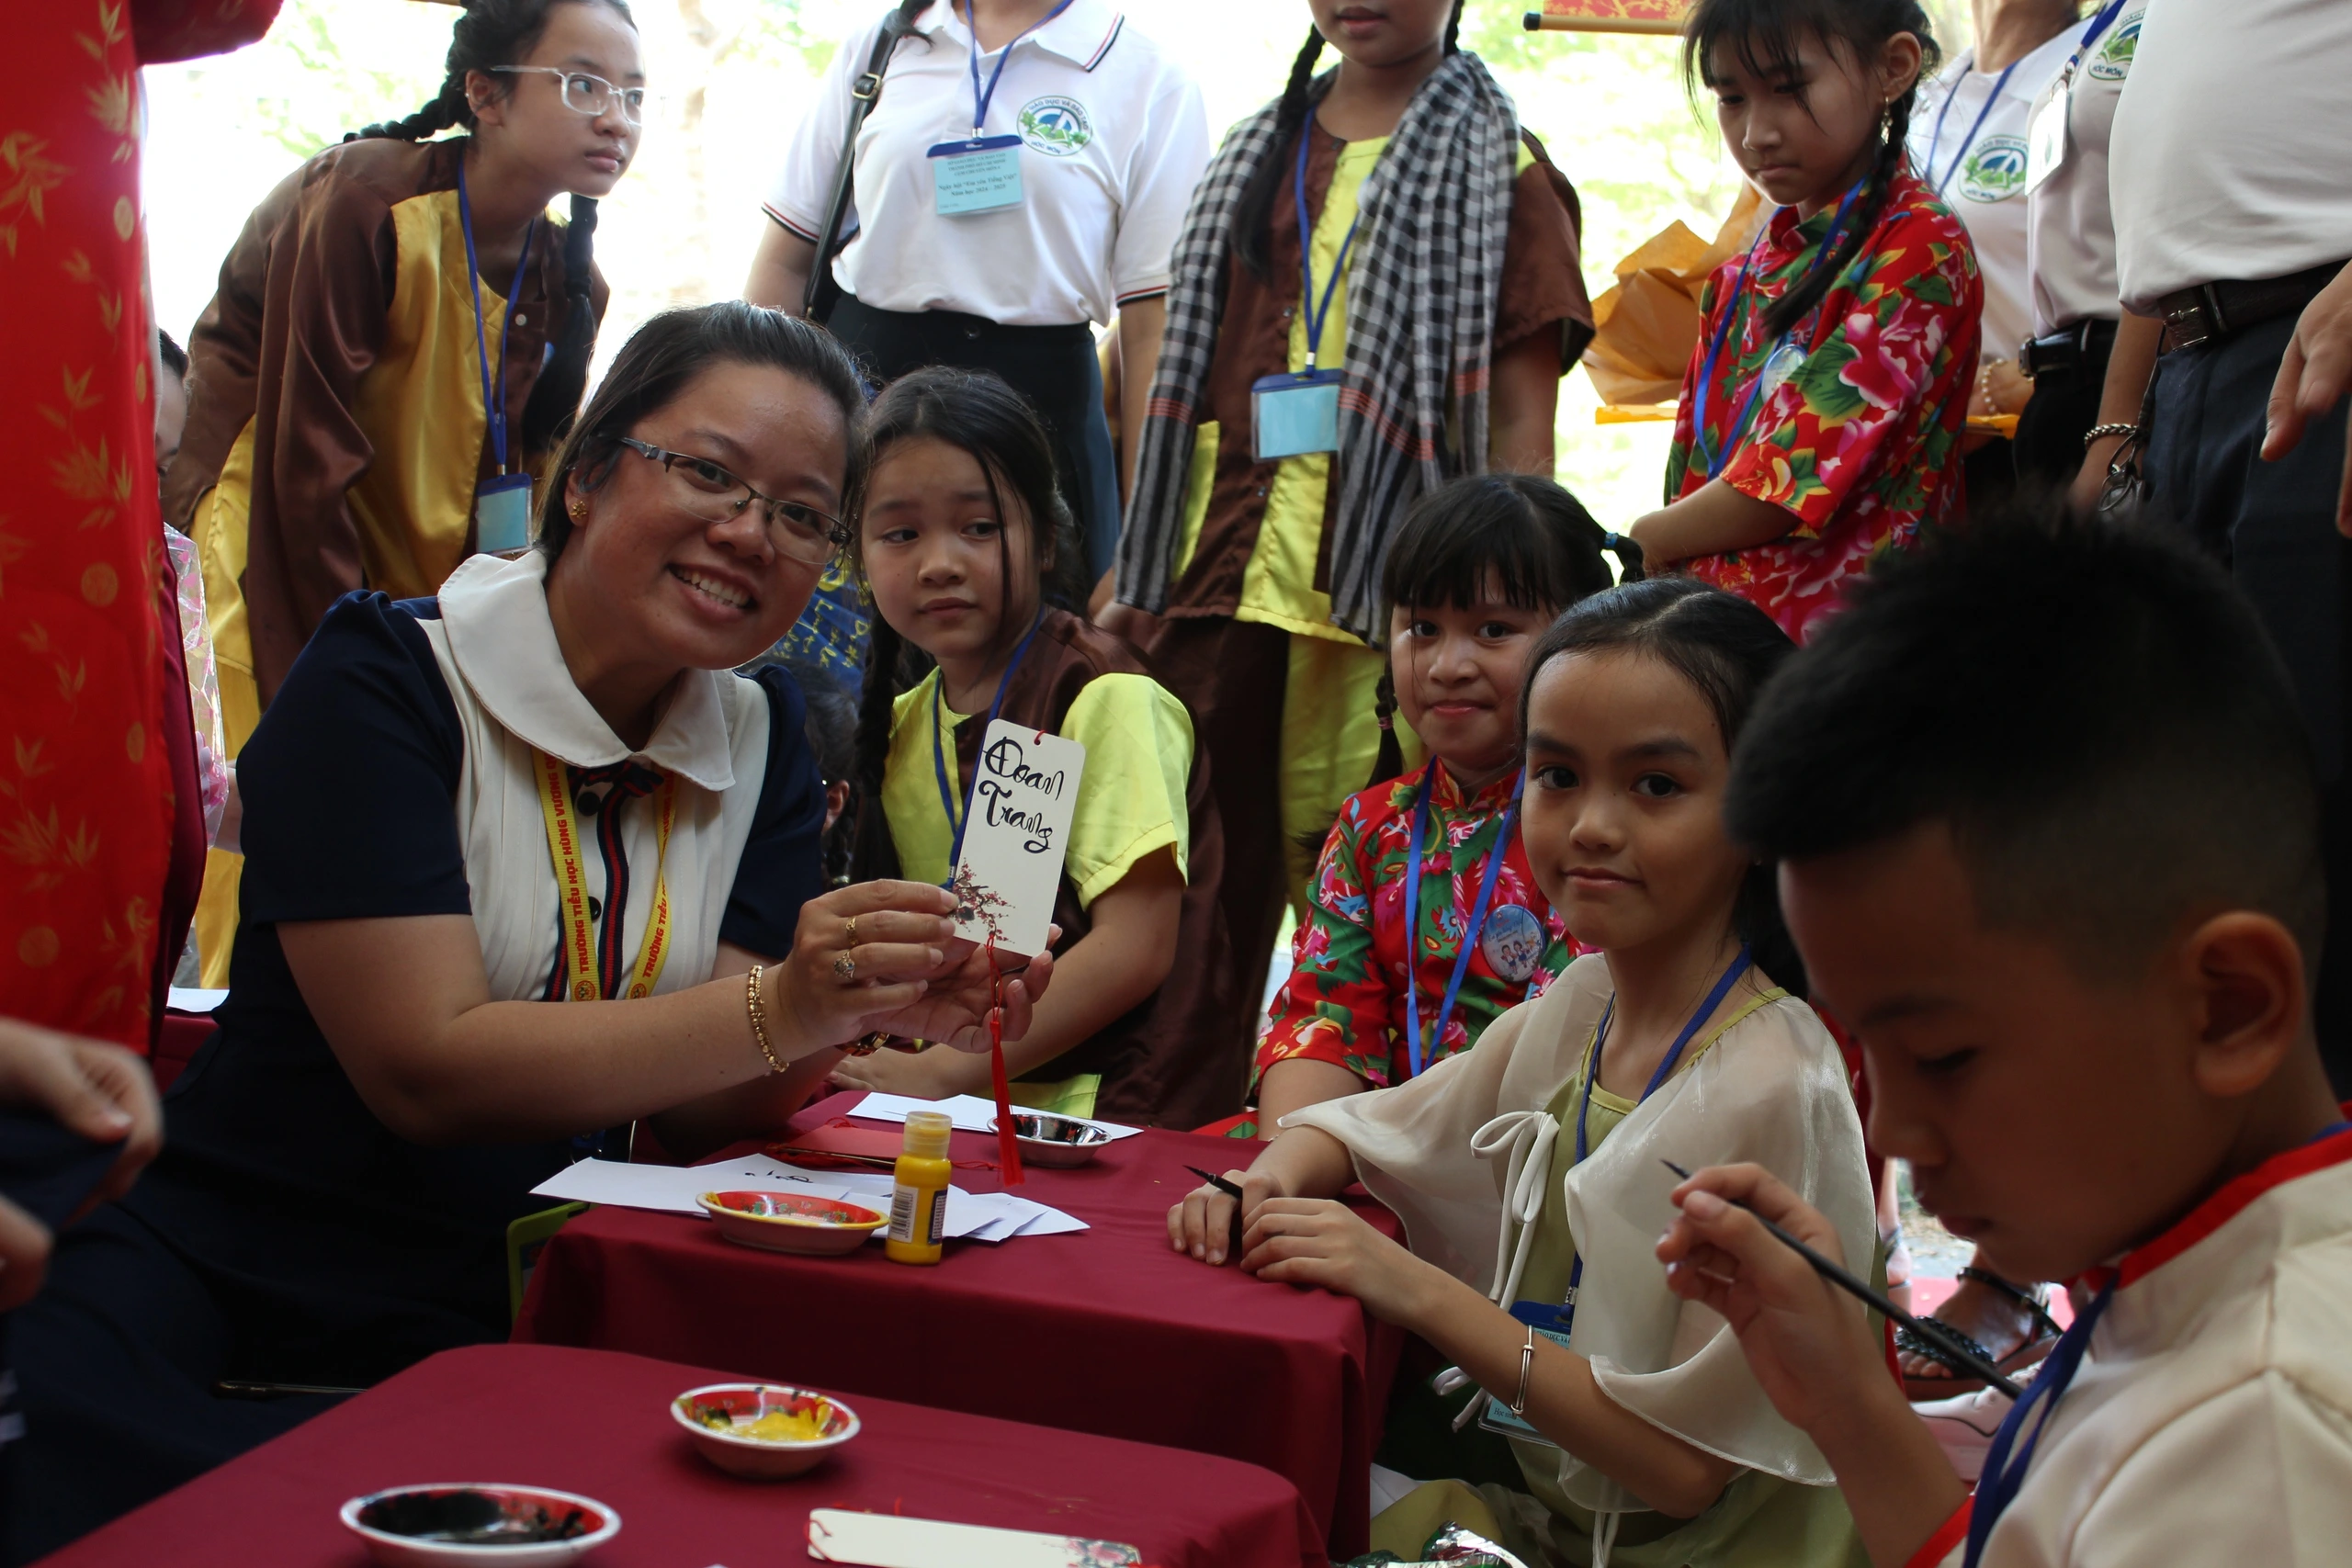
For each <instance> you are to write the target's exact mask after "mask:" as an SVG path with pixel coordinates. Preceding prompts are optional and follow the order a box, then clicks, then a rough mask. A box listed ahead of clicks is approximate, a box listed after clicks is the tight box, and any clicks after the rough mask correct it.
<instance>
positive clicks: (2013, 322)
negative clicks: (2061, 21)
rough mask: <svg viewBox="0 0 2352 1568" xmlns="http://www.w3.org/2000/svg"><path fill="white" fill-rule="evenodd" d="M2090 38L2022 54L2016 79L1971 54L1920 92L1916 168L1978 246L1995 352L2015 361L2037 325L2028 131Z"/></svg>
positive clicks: (1914, 118) (2077, 31)
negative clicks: (2029, 268) (2029, 231)
mask: <svg viewBox="0 0 2352 1568" xmlns="http://www.w3.org/2000/svg"><path fill="white" fill-rule="evenodd" d="M2081 36H2082V28H2079V27H2072V28H2067V29H2066V30H2065V31H2064V32H2063V33H2060V34H2059V35H2058V36H2057V37H2056V38H2054V39H2051V40H2050V41H2049V42H2047V43H2045V44H2043V45H2042V46H2041V48H2039V49H2037V50H2035V51H2033V52H2032V53H2031V54H2029V55H2026V56H2024V57H2023V58H2021V59H2020V60H2018V62H2017V65H2016V67H2015V68H2014V69H2012V70H2009V71H2008V72H2007V78H2008V79H2007V82H2006V83H2004V82H2003V81H2002V76H2003V73H2002V72H1999V71H1994V72H1984V71H1979V70H1977V69H1976V51H1974V50H1970V51H1968V52H1966V53H1964V54H1962V56H1961V57H1960V58H1959V59H1957V60H1955V61H1953V62H1951V64H1950V65H1949V66H1947V67H1945V69H1944V72H1943V73H1942V74H1941V75H1939V76H1938V77H1937V78H1936V79H1935V80H1934V81H1932V82H1930V83H1928V84H1927V85H1925V86H1923V87H1922V88H1921V89H1920V91H1919V102H1918V105H1917V107H1915V108H1914V109H1913V110H1912V111H1911V140H1910V149H1911V167H1912V168H1913V170H1914V171H1916V172H1917V174H1918V175H1919V177H1920V179H1922V180H1924V181H1925V182H1926V183H1927V185H1928V188H1929V189H1930V190H1933V191H1934V192H1935V193H1936V194H1937V195H1939V196H1940V197H1943V198H1944V202H1945V204H1946V205H1947V206H1949V207H1950V208H1951V209H1952V211H1953V213H1954V214H1956V215H1957V216H1958V217H1959V219H1960V221H1961V225H1962V227H1963V228H1965V229H1966V230H1967V231H1968V239H1969V243H1971V244H1973V245H1974V246H1975V247H1976V269H1977V272H1978V274H1979V275H1980V276H1982V277H1983V278H1984V280H1985V348H1984V353H1985V357H1987V358H1991V359H2015V358H2016V357H2017V356H2018V346H2019V345H2020V344H2023V343H2024V342H2025V340H2026V335H2027V333H2028V332H2029V330H2030V328H2031V326H2032V310H2031V308H2030V305H2029V303H2028V291H2027V288H2026V237H2025V236H2026V200H2025V153H2026V127H2027V124H2028V122H2029V118H2030V116H2031V115H2032V113H2033V105H2034V101H2035V100H2036V99H2037V98H2039V97H2041V90H2042V88H2043V87H2044V86H2045V85H2048V83H2049V81H2050V79H2051V78H2052V77H2053V76H2055V75H2056V74H2057V73H2058V68H2059V67H2060V66H2062V65H2064V64H2065V63H2066V56H2068V55H2069V54H2072V53H2073V52H2074V51H2075V39H2077V38H2079V37H2081ZM1996 86H1997V87H1999V88H2000V95H1999V96H1998V97H1997V98H1996V97H1995V96H1994V88H1995V87H1996ZM1988 103H1989V105H1990V107H1989V108H1988V107H1987V105H1988ZM1980 115H1982V116H1983V117H1984V123H1983V126H1982V128H1981V129H1980V128H1979V126H1978V123H1977V117H1978V116H1980ZM1971 131H1974V132H1975V134H1974V136H1973V138H1972V137H1971V135H1970V132H1971Z"/></svg>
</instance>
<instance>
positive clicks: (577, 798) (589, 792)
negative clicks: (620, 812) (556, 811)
mask: <svg viewBox="0 0 2352 1568" xmlns="http://www.w3.org/2000/svg"><path fill="white" fill-rule="evenodd" d="M663 776H664V775H663V773H662V770H661V769H659V768H657V767H655V766H654V765H653V764H652V763H650V762H641V761H638V760H637V759H636V758H634V757H625V758H623V759H622V760H621V761H617V762H607V763H605V765H604V766H603V767H600V768H573V769H572V770H571V799H572V803H573V804H574V805H575V806H577V807H579V808H580V814H581V815H582V817H594V816H595V815H596V814H597V813H598V812H600V811H602V810H604V809H605V806H606V805H607V804H608V803H609V804H612V805H614V806H616V807H617V806H618V804H619V802H618V801H616V800H615V799H614V797H615V796H618V797H619V800H622V801H627V800H636V799H638V798H639V797H640V796H643V795H651V794H652V793H653V792H654V791H655V790H657V789H660V788H661V787H662V778H663Z"/></svg>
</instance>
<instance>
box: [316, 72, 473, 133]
mask: <svg viewBox="0 0 2352 1568" xmlns="http://www.w3.org/2000/svg"><path fill="white" fill-rule="evenodd" d="M465 118H466V78H465V75H464V73H458V75H455V76H452V77H451V78H449V80H447V81H446V82H444V83H442V84H441V92H440V96H437V97H435V99H434V100H433V101H432V102H431V103H429V104H427V105H425V106H424V107H423V108H421V109H419V110H417V111H416V112H415V113H414V114H413V115H411V116H409V117H408V118H406V119H386V120H379V121H378V122H377V123H375V124H374V125H363V126H361V127H360V128H359V129H358V130H347V131H345V132H344V136H343V139H344V140H345V141H424V139H425V138H426V137H428V136H438V135H440V134H441V133H442V132H443V131H445V130H449V129H450V128H451V127H452V126H456V125H461V124H463V123H464V122H465Z"/></svg>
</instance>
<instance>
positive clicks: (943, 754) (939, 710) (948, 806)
mask: <svg viewBox="0 0 2352 1568" xmlns="http://www.w3.org/2000/svg"><path fill="white" fill-rule="evenodd" d="M1045 624H1046V617H1045V616H1044V615H1039V616H1038V617H1037V618H1036V620H1035V621H1034V622H1032V623H1031V624H1030V626H1029V629H1028V630H1027V631H1026V632H1024V633H1023V634H1022V637H1021V644H1020V646H1019V647H1017V648H1015V649H1013V650H1012V663H1010V664H1008V665H1006V666H1005V667H1004V673H1003V674H1002V675H1001V676H999V677H998V678H997V682H996V700H995V701H994V702H992V703H990V704H989V723H990V724H994V723H995V722H996V716H997V715H998V714H999V713H1000V712H1001V711H1002V710H1003V708H1004V694H1005V693H1006V691H1007V690H1009V689H1010V688H1011V687H1012V672H1013V671H1016V670H1018V669H1020V668H1021V661H1022V660H1023V659H1025V658H1027V657H1028V656H1029V645H1030V644H1031V643H1032V642H1035V640H1036V637H1037V628H1038V627H1039V626H1044V625H1045ZM946 689H947V672H946V671H944V670H943V671H939V679H938V680H936V681H935V682H933V683H932V688H931V765H932V769H933V772H934V773H936V774H937V775H938V778H939V809H940V810H942V811H944V812H945V813H946V814H947V821H948V823H949V825H950V826H951V827H953V828H954V829H956V837H955V840H954V841H953V842H952V843H950V844H949V845H948V847H947V880H948V881H950V882H953V881H955V880H956V867H957V866H959V865H961V864H963V863H964V824H965V823H966V822H967V821H969V820H970V819H971V816H972V789H973V786H974V785H975V784H978V783H979V773H978V770H975V771H974V773H973V774H972V777H971V780H970V781H969V782H968V783H967V784H965V785H964V809H963V810H961V811H960V812H959V811H957V810H956V791H955V788H954V786H953V785H951V784H948V782H947V748H946V747H944V746H943V745H941V744H940V741H939V732H940V730H941V729H942V728H944V726H945V723H946V717H945V715H946V705H945V704H944V702H943V701H942V700H941V698H940V693H942V692H944V691H945V690H946ZM980 739H982V740H986V739H988V731H987V730H986V729H983V730H981V731H980Z"/></svg>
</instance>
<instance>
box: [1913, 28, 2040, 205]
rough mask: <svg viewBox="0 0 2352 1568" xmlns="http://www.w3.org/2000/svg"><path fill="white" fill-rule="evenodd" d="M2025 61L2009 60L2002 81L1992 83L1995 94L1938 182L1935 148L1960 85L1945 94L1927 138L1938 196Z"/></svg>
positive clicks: (1987, 99) (1931, 181)
mask: <svg viewBox="0 0 2352 1568" xmlns="http://www.w3.org/2000/svg"><path fill="white" fill-rule="evenodd" d="M2023 58H2024V57H2023V56H2022V55H2020V56H2019V57H2018V60H2012V61H2010V62H2008V64H2007V65H2006V66H2004V67H2003V68H2002V70H2001V77H2000V80H1999V81H1997V82H1995V83H1994V84H1993V91H1992V92H1991V94H1990V95H1988V96H1986V97H1985V107H1983V108H1981V109H1978V110H1977V111H1976V123H1975V124H1974V125H1972V126H1970V127H1969V128H1968V140H1967V141H1963V142H1962V143H1961V144H1960V150H1959V151H1958V152H1954V153H1953V154H1952V155H1951V163H1949V164H1945V165H1944V177H1943V178H1942V179H1938V178H1936V172H1935V156H1936V146H1937V144H1938V143H1939V142H1940V141H1943V139H1944V116H1946V115H1948V114H1950V113H1951V101H1952V100H1953V99H1954V98H1956V97H1958V96H1960V82H1954V83H1953V84H1952V85H1951V92H1949V93H1946V94H1945V95H1944V102H1943V107H1941V108H1939V109H1938V110H1937V111H1936V131H1935V134H1934V135H1933V136H1931V137H1929V138H1928V184H1929V185H1931V186H1934V187H1935V191H1936V194H1937V195H1938V196H1941V195H1943V193H1944V186H1948V185H1950V184H1951V176H1952V174H1953V172H1954V171H1956V170H1957V169H1958V168H1959V167H1960V165H1961V161H1962V159H1964V158H1966V157H1967V156H1968V150H1969V149H1970V148H1971V147H1973V146H1975V145H1976V136H1977V133H1978V132H1979V131H1981V130H1984V129H1985V119H1986V118H1987V117H1989V116H1990V115H1991V114H1992V112H1993V106H1994V105H1995V104H1997V103H1999V102H2000V101H2001V91H2002V89H2003V88H2005V87H2007V85H2009V76H2010V74H2011V73H2013V72H2015V71H2016V70H2017V68H2018V62H2019V61H2021V60H2022V59H2023ZM1969 69H1970V70H1971V71H1973V70H1974V69H1975V65H1974V62H1973V61H1972V62H1971V63H1970V66H1969ZM1967 80H1968V77H1967V76H1966V75H1965V74H1963V75H1962V77H1961V79H1960V81H1961V82H1965V81H1967Z"/></svg>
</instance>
